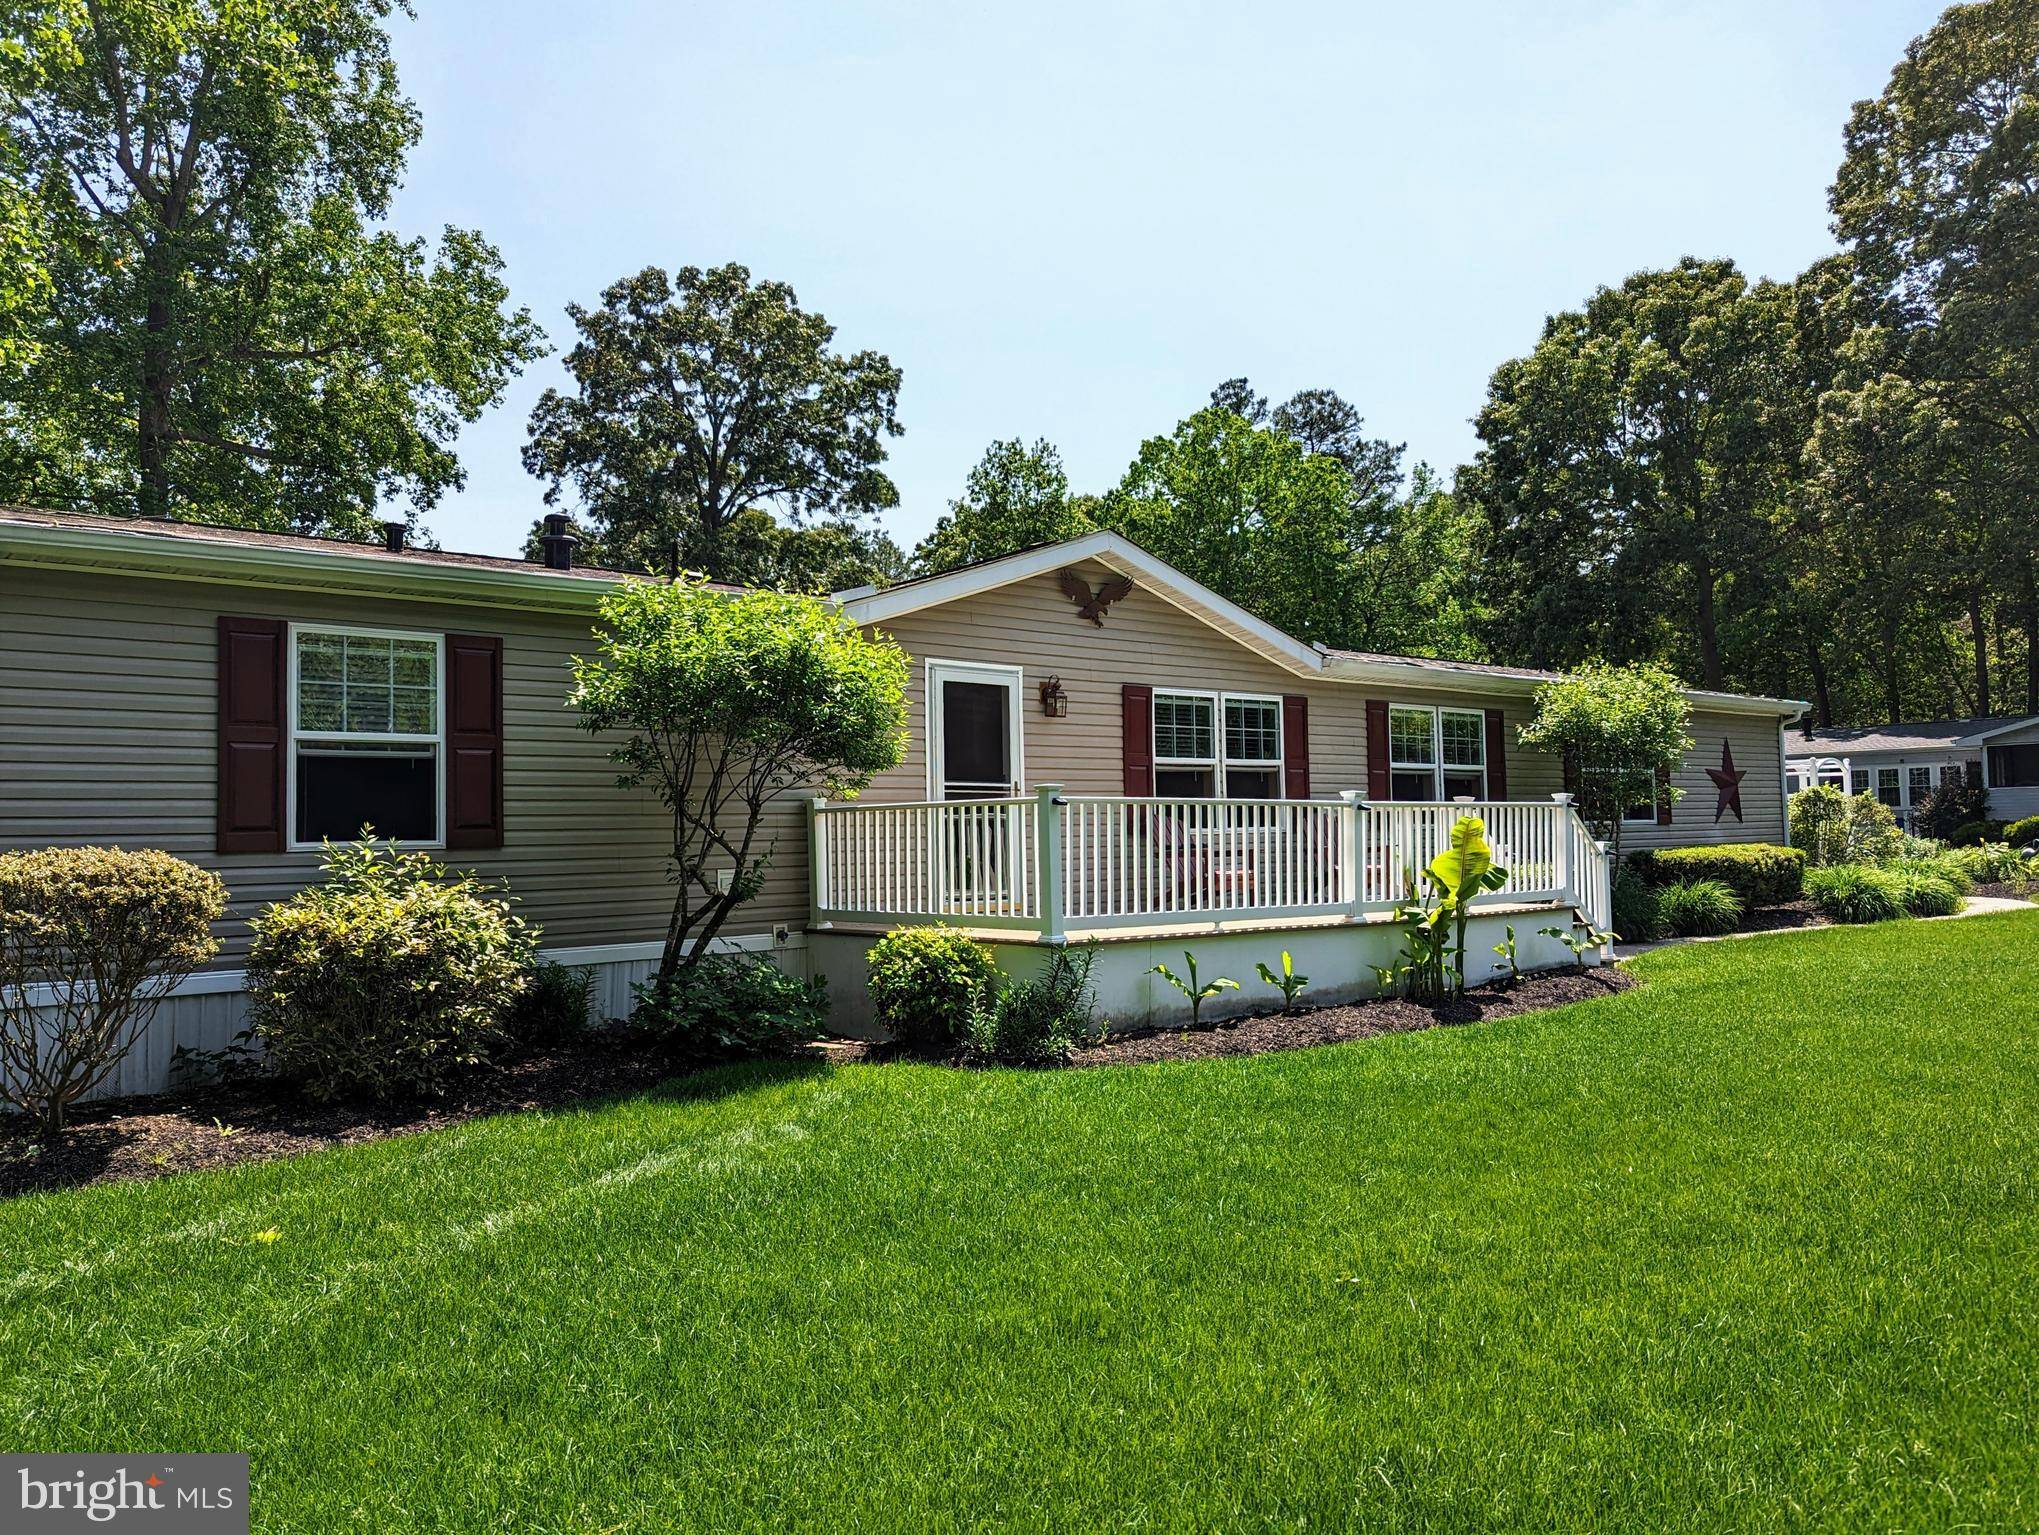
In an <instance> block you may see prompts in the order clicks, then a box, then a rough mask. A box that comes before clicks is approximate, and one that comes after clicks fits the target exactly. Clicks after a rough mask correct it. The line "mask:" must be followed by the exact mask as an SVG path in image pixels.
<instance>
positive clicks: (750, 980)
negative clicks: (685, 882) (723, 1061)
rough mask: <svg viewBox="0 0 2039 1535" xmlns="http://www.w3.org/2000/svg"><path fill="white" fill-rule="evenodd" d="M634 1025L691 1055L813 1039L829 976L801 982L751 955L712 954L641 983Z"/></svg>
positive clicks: (763, 1050)
mask: <svg viewBox="0 0 2039 1535" xmlns="http://www.w3.org/2000/svg"><path fill="white" fill-rule="evenodd" d="M632 996H633V997H634V998H635V999H636V1000H635V1005H634V1006H633V1007H632V1009H631V1012H630V1022H631V1024H632V1026H634V1027H636V1028H639V1029H643V1030H645V1031H646V1032H647V1033H649V1034H651V1035H653V1036H654V1037H655V1038H657V1039H658V1040H659V1041H660V1042H661V1043H662V1044H664V1045H665V1046H666V1048H668V1049H670V1050H672V1051H673V1052H674V1053H675V1054H678V1055H684V1056H688V1057H717V1056H732V1055H763V1054H768V1053H770V1052H772V1051H777V1050H785V1049H789V1048H791V1047H792V1046H794V1045H797V1044H801V1043H804V1042H805V1041H807V1040H810V1039H813V1038H815V1037H817V1036H818V1035H819V1034H820V1033H821V1031H822V1029H823V1027H824V1026H825V1025H826V1024H827V1022H828V982H827V981H825V980H823V979H822V978H821V977H820V976H816V977H815V978H814V979H812V980H802V979H801V978H800V977H799V976H797V975H788V974H787V973H786V972H785V971H784V970H781V969H780V968H779V967H778V966H777V965H775V964H773V963H772V961H771V960H769V959H767V958H765V957H763V956H762V955H756V954H710V955H707V956H705V957H703V958H702V959H701V960H699V961H698V962H697V963H695V964H693V965H690V966H688V967H687V968H686V969H684V970H681V971H679V972H678V973H677V974H675V975H674V976H673V977H672V978H671V979H670V980H668V981H664V982H661V981H659V979H658V978H657V977H656V976H654V977H653V978H652V979H651V980H649V981H646V982H644V983H643V984H642V985H640V986H638V987H637V988H636V989H635V990H634V991H633V992H632Z"/></svg>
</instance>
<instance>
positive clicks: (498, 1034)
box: [248, 839, 538, 1099]
mask: <svg viewBox="0 0 2039 1535" xmlns="http://www.w3.org/2000/svg"><path fill="white" fill-rule="evenodd" d="M323 867H324V870H325V875H326V878H325V880H324V882H323V883H321V884H317V885H311V886H308V887H306V888H305V889H303V890H300V891H299V892H297V894H295V895H293V896H292V897H290V899H289V900H287V901H279V902H278V903H276V904H275V905H273V906H271V907H270V908H269V909H268V910H267V911H265V912H263V913H262V914H261V915H260V916H258V917H256V918H255V920H254V922H253V923H252V924H251V926H252V927H253V929H254V935H255V936H254V943H253V945H252V947H251V948H250V949H249V952H248V1003H249V1015H250V1022H251V1024H252V1025H253V1027H254V1031H255V1035H256V1037H257V1038H258V1039H259V1040H260V1041H261V1042H262V1044H263V1046H264V1048H265V1049H266V1050H267V1051H268V1056H269V1063H270V1065H271V1066H272V1067H273V1068H274V1069H275V1070H276V1071H277V1072H279V1073H280V1074H282V1075H283V1076H286V1077H289V1078H291V1079H293V1080H295V1081H297V1082H298V1083H300V1084H301V1085H302V1086H303V1087H304V1089H305V1091H306V1092H307V1093H309V1094H310V1095H311V1096H312V1097H314V1098H318V1099H332V1098H338V1097H341V1096H343V1095H346V1094H350V1093H357V1092H358V1093H362V1094H365V1095H366V1096H369V1097H373V1098H392V1097H400V1096H405V1095H408V1094H413V1093H420V1094H432V1093H438V1092H442V1091H444V1090H445V1088H446V1086H447V1084H448V1082H449V1081H451V1079H452V1078H453V1077H454V1076H455V1075H456V1074H457V1073H459V1072H460V1071H462V1070H465V1069H467V1068H471V1067H475V1066H480V1065H483V1064H485V1063H486V1062H487V1061H488V1060H489V1059H490V1058H491V1057H492V1056H493V1055H494V1054H495V1052H496V1051H497V1050H499V1049H500V1048H501V1047H502V1045H503V1044H504V1043H505V1041H506V1039H507V1023H508V1020H509V1015H510V1011H511V1009H512V1007H513V1006H514V1005H515V1003H516V1001H517V998H518V997H519V996H521V995H522V994H523V992H524V989H525V988H526V987H527V986H528V985H529V984H530V975H531V971H532V969H533V967H534V965H535V964H536V962H537V942H538V934H537V930H536V929H535V928H533V927H531V926H530V925H529V924H527V923H525V922H524V921H522V920H521V919H520V918H517V917H514V916H512V915H511V914H510V907H509V903H508V902H507V901H505V900H502V899H499V898H497V897H495V896H494V895H493V894H492V893H491V888H490V887H489V886H487V885H485V884H483V883H482V882H481V881H480V880H478V879H476V878H475V877H474V876H473V875H471V874H463V873H457V872H454V871H452V870H449V869H447V868H445V867H444V866H443V865H441V864H438V863H435V862H434V861H433V860H432V859H431V858H430V857H429V856H428V855H426V854H424V853H399V852H395V851H391V850H388V849H385V848H383V847H381V846H379V845H378V844H376V843H375V842H373V841H370V840H367V839H364V840H362V841H360V842H355V843H346V844H335V843H327V844H326V848H325V855H324V859H323Z"/></svg>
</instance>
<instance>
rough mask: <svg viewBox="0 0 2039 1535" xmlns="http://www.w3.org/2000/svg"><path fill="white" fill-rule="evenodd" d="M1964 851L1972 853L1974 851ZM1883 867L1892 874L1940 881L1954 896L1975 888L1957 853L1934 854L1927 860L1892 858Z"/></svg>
mask: <svg viewBox="0 0 2039 1535" xmlns="http://www.w3.org/2000/svg"><path fill="white" fill-rule="evenodd" d="M1965 851H1971V852H1972V851H1974V849H1967V850H1965ZM1883 867H1884V868H1885V869H1886V870H1888V871H1889V872H1890V873H1892V874H1903V875H1907V876H1913V877H1916V878H1919V879H1937V880H1940V881H1942V882H1943V883H1945V884H1949V885H1952V886H1953V887H1954V893H1955V894H1956V895H1966V894H1968V892H1969V891H1971V890H1973V889H1974V888H1975V879H1974V876H1972V875H1971V874H1970V873H1969V872H1968V865H1967V862H1966V861H1965V860H1964V859H1962V858H1961V857H1960V856H1959V855H1958V853H1936V854H1934V855H1933V856H1931V857H1929V858H1893V859H1891V860H1890V861H1889V862H1888V863H1886V864H1884V865H1883Z"/></svg>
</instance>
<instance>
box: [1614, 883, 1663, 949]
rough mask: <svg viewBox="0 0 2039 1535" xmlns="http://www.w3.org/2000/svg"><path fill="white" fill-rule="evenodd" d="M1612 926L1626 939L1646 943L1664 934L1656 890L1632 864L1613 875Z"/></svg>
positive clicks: (1631, 941) (1626, 940) (1661, 913)
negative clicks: (1631, 866)
mask: <svg viewBox="0 0 2039 1535" xmlns="http://www.w3.org/2000/svg"><path fill="white" fill-rule="evenodd" d="M1614 930H1615V931H1616V932H1617V933H1619V934H1621V936H1622V940H1623V941H1624V942H1626V943H1649V942H1652V941H1653V940H1655V939H1658V938H1661V937H1663V936H1664V914H1663V911H1662V909H1661V908H1660V907H1659V905H1658V902H1657V892H1656V891H1655V890H1653V889H1651V888H1650V884H1649V881H1647V880H1646V879H1644V878H1643V877H1642V876H1641V875H1640V874H1638V873H1636V872H1635V870H1634V869H1632V868H1624V869H1623V870H1622V871H1621V872H1620V873H1619V874H1617V875H1615V876H1614Z"/></svg>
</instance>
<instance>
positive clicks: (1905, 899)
mask: <svg viewBox="0 0 2039 1535" xmlns="http://www.w3.org/2000/svg"><path fill="white" fill-rule="evenodd" d="M1884 872H1885V873H1886V874H1888V875H1889V876H1890V878H1891V879H1892V880H1893V881H1895V887H1894V888H1895V893H1896V895H1897V902H1898V905H1900V906H1902V907H1903V908H1904V909H1905V910H1906V911H1907V912H1908V913H1910V914H1911V915H1912V916H1914V917H1947V916H1952V915H1953V914H1954V913H1955V912H1957V911H1959V910H1960V909H1961V894H1962V890H1961V884H1960V883H1959V882H1958V881H1957V880H1956V879H1953V878H1949V877H1948V875H1947V874H1946V873H1945V872H1944V871H1941V870H1936V869H1931V868H1921V867H1918V866H1916V865H1911V866H1907V867H1902V868H1892V869H1886V870H1885V871H1884Z"/></svg>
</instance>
